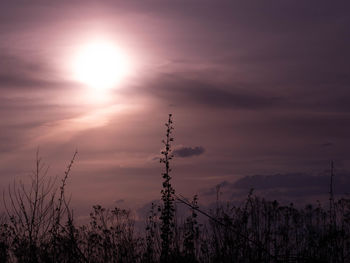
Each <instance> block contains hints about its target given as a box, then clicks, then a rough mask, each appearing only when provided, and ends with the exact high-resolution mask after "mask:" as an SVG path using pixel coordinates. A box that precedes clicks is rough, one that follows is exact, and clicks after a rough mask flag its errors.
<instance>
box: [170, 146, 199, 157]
mask: <svg viewBox="0 0 350 263" xmlns="http://www.w3.org/2000/svg"><path fill="white" fill-rule="evenodd" d="M204 152H205V149H204V148H203V147H202V146H196V147H185V146H181V147H179V148H176V149H175V150H174V151H173V153H174V155H175V156H177V157H183V158H187V157H192V156H198V155H201V154H203V153H204Z"/></svg>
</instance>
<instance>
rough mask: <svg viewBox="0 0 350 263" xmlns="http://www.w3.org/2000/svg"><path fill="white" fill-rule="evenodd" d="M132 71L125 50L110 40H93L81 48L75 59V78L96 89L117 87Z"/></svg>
mask: <svg viewBox="0 0 350 263" xmlns="http://www.w3.org/2000/svg"><path fill="white" fill-rule="evenodd" d="M129 71H130V62H129V60H128V57H127V55H126V54H125V52H123V51H122V50H120V49H119V48H118V47H117V46H116V45H114V44H113V43H109V42H102V41H101V42H93V43H89V44H86V45H84V46H82V47H81V48H79V50H78V52H77V54H76V56H75V58H74V60H73V74H74V78H75V79H76V80H77V81H79V82H81V83H84V84H86V85H87V86H89V87H92V88H95V89H109V88H113V87H115V86H116V85H117V84H118V83H119V82H120V81H121V80H122V79H123V78H124V77H125V76H126V75H127V74H128V73H129Z"/></svg>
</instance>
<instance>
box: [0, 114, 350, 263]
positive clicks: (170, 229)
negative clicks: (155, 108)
mask: <svg viewBox="0 0 350 263" xmlns="http://www.w3.org/2000/svg"><path fill="white" fill-rule="evenodd" d="M172 131H173V121H172V116H171V115H169V119H168V121H167V123H166V136H165V139H164V140H163V144H164V149H163V151H162V152H161V154H162V158H161V159H160V162H161V163H162V164H163V165H164V171H163V173H162V179H163V182H162V184H161V196H160V201H161V202H160V205H159V206H157V205H155V204H152V205H151V207H150V211H149V214H148V216H147V218H145V220H144V222H145V231H144V233H141V234H137V233H136V231H135V227H134V225H135V220H134V218H133V216H132V214H131V212H130V211H129V210H124V209H119V208H114V209H105V208H103V207H101V206H99V205H95V206H93V209H92V212H91V213H90V219H89V222H88V223H86V224H83V225H81V224H77V223H76V222H75V220H74V214H73V210H72V209H71V208H70V207H69V202H68V201H67V199H66V197H65V186H66V184H67V182H68V179H69V174H70V172H71V170H72V168H73V163H74V160H75V158H76V155H77V153H74V155H73V157H72V159H71V161H70V163H69V165H68V167H67V170H66V172H65V174H64V176H63V179H62V180H61V181H59V183H58V184H59V185H58V186H57V180H56V181H55V180H52V179H50V177H48V176H47V168H46V167H45V166H44V165H43V163H42V160H41V159H40V157H39V155H38V154H37V157H36V163H35V169H34V171H33V173H32V175H31V184H30V185H29V187H26V185H25V184H24V183H22V182H15V183H14V184H12V185H11V186H10V187H9V189H8V191H6V196H7V201H6V202H5V204H6V215H5V216H4V217H2V218H0V263H2V262H28V263H36V262H89V263H90V262H91V263H95V262H96V263H99V262H101V263H102V262H149V263H150V262H350V200H349V199H344V198H341V199H339V200H335V199H334V197H333V192H332V187H333V185H332V183H331V188H330V189H331V191H330V192H331V195H330V200H331V201H330V205H327V206H322V205H321V204H316V205H311V204H310V205H307V206H305V207H304V208H299V207H295V206H294V205H292V204H290V205H288V206H284V205H280V204H279V203H278V202H277V201H268V200H265V199H263V198H260V197H257V196H255V195H254V194H253V192H250V193H249V195H248V197H247V198H246V200H245V201H244V202H243V204H242V205H240V206H235V205H232V204H227V205H225V206H223V205H220V204H219V203H218V205H217V207H216V209H214V210H212V211H204V210H202V209H201V208H200V206H199V200H198V197H197V196H194V197H193V200H192V201H188V200H187V199H185V198H184V197H182V196H181V195H178V194H175V189H174V188H173V186H172V184H171V176H170V173H171V168H170V162H171V160H172V158H173V156H172V154H171V147H172V146H171V143H172V141H173V137H172ZM332 176H333V174H332ZM160 179H161V178H160ZM331 179H332V177H331ZM4 199H5V195H4ZM179 203H181V205H185V206H186V207H188V216H187V217H186V218H185V219H184V220H180V217H179V215H178V214H177V213H176V204H178V205H180V204H179ZM199 217H201V218H202V219H201V220H199ZM203 218H204V222H203Z"/></svg>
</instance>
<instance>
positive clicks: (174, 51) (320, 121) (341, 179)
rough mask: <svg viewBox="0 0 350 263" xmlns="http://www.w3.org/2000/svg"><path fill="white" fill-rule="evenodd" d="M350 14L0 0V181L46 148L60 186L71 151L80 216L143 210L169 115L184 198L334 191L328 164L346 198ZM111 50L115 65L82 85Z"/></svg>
mask: <svg viewBox="0 0 350 263" xmlns="http://www.w3.org/2000/svg"><path fill="white" fill-rule="evenodd" d="M349 14H350V4H349V2H348V1H322V0H321V1H320V0H318V1H277V0H276V1H269V0H268V1H261V0H255V1H213V0H196V1H194V0H193V1H192V0H191V1H189V0H176V1H170V0H159V1H148V0H140V1H136V0H135V1H127V0H124V1H97V0H96V1H89V0H76V1H71V0H70V1H68V0H60V1H58V0H57V1H55V0H51V1H47V0H45V1H44V0H37V1H13V0H1V1H0V116H1V122H0V185H1V187H2V188H3V189H6V188H7V186H8V184H9V183H11V182H13V180H14V178H17V179H20V178H24V177H25V176H26V175H27V174H28V173H30V171H31V170H32V169H33V168H34V164H35V163H34V161H35V153H36V151H37V149H38V148H39V152H40V156H41V157H42V158H43V160H44V162H45V163H46V164H47V165H49V166H50V168H49V175H50V176H55V175H57V176H59V177H61V176H63V172H64V170H65V168H66V166H67V164H68V163H69V160H70V158H71V157H72V155H73V153H74V151H75V149H78V152H79V153H78V157H77V160H76V162H75V163H74V167H73V169H72V173H71V177H70V178H69V181H68V188H67V189H68V190H67V191H68V192H69V195H71V196H72V204H73V205H74V206H75V207H76V209H77V211H78V213H79V211H82V210H84V209H87V208H88V207H90V206H91V205H93V204H97V203H99V204H102V205H106V206H113V205H121V206H123V205H125V206H129V207H141V206H142V205H143V204H145V203H147V202H149V201H150V200H153V199H158V198H159V197H160V189H161V182H162V179H161V171H162V166H161V164H160V163H159V153H160V151H161V148H162V144H161V140H162V139H163V138H164V135H165V126H164V123H165V122H166V121H167V117H168V113H172V114H173V120H174V127H175V130H174V137H175V141H174V149H175V155H176V157H175V159H174V161H173V163H172V167H173V172H172V176H173V186H174V187H175V189H176V191H177V192H178V193H182V194H183V195H185V196H192V195H194V194H200V200H201V198H202V200H215V194H214V192H213V191H214V190H213V189H214V188H215V185H217V184H222V191H223V192H224V193H223V195H225V198H228V199H230V198H233V199H234V198H238V197H239V196H241V195H243V196H245V195H246V194H247V192H248V191H249V189H250V188H251V187H254V188H255V189H257V191H258V193H259V194H261V195H265V196H267V197H271V198H274V197H275V196H276V195H279V197H281V198H284V199H288V198H296V197H301V198H304V197H309V196H311V195H315V196H317V195H319V194H322V193H324V194H327V192H328V188H327V187H328V177H327V176H328V173H327V169H329V164H330V160H334V163H335V167H336V174H338V176H336V177H337V179H336V180H337V181H336V184H337V185H336V189H337V191H338V192H337V193H339V194H346V193H347V192H350V173H349V172H348V171H349V170H350V158H349V156H350V155H349V153H350V91H349V88H350V73H349V69H350V48H349V47H350V16H349ZM96 43H99V44H98V45H100V46H99V47H98V48H97V50H96V49H95V50H94V51H91V49H89V48H87V47H89V46H91V45H95V44H96ZM106 47H113V48H115V50H116V52H117V53H118V55H117V56H116V59H114V60H113V61H115V60H118V62H116V63H114V64H113V61H112V62H111V63H112V64H105V63H104V62H103V61H102V65H100V66H99V67H98V68H96V67H94V66H96V65H92V66H91V67H92V70H91V72H87V73H86V71H83V73H82V75H83V77H81V76H80V75H79V76H80V77H79V76H78V73H77V71H79V70H82V67H84V66H89V64H88V62H87V63H85V60H84V59H89V58H90V57H89V56H90V55H91V53H94V52H96V53H97V55H98V54H100V52H103V50H105V49H106ZM107 49H108V48H107ZM84 52H85V53H84ZM81 54H83V55H81ZM94 54H95V53H94ZM80 55H81V56H83V62H82V63H81V64H83V65H80V66H77V59H78V58H79V56H80ZM106 56H107V57H110V58H114V57H113V56H112V55H111V53H107V54H106ZM95 64H96V63H95ZM106 65H109V67H106ZM114 67H115V68H119V69H116V70H115V71H113V74H116V75H113V76H118V77H116V79H113V81H111V83H108V85H107V84H106V83H100V82H101V78H97V80H96V78H95V79H94V83H93V85H92V84H91V83H92V79H91V78H93V77H95V76H94V74H95V72H96V71H101V74H102V77H103V78H102V79H104V80H105V79H106V78H108V77H109V76H107V75H103V74H107V73H108V72H107V71H108V70H110V68H114ZM122 71H123V72H122ZM106 72H107V73H106ZM121 72H122V73H121ZM348 189H349V190H348ZM206 198H207V199H206Z"/></svg>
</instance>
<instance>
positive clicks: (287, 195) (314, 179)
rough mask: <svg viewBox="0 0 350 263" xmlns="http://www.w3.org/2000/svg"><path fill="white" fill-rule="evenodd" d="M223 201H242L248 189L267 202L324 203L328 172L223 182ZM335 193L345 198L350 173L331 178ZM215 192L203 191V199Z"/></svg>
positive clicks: (221, 189)
mask: <svg viewBox="0 0 350 263" xmlns="http://www.w3.org/2000/svg"><path fill="white" fill-rule="evenodd" d="M219 185H220V191H221V193H223V196H224V198H227V199H229V200H231V199H233V200H237V199H244V198H245V197H246V196H247V194H248V193H249V191H250V190H251V189H254V193H255V194H256V195H258V196H262V197H265V198H268V199H277V200H283V201H295V200H303V199H304V201H305V202H307V200H310V198H311V199H312V197H314V198H316V199H320V200H324V201H325V200H327V198H328V197H329V189H330V171H326V172H325V173H323V174H320V175H312V174H306V173H288V174H273V175H253V176H244V177H242V178H240V179H238V180H237V181H235V182H227V181H224V182H222V183H220V184H219ZM333 188H334V193H335V195H336V196H338V197H344V196H347V195H348V194H349V193H350V191H349V189H350V173H349V172H343V171H340V172H335V176H334V177H333ZM216 191H217V188H216V187H213V188H210V189H205V190H203V191H202V194H203V196H214V195H215V194H216Z"/></svg>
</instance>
